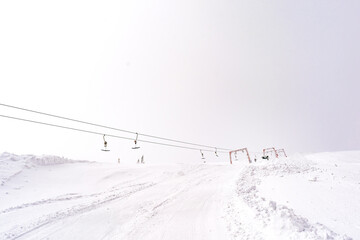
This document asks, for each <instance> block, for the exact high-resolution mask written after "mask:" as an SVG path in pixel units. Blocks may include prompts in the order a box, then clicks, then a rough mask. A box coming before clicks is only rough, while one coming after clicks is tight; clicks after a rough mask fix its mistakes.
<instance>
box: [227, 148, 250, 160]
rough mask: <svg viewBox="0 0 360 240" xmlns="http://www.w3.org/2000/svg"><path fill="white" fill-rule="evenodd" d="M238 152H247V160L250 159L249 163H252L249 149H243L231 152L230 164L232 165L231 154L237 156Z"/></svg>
mask: <svg viewBox="0 0 360 240" xmlns="http://www.w3.org/2000/svg"><path fill="white" fill-rule="evenodd" d="M237 152H242V153H244V152H245V153H246V155H247V158H248V160H249V163H251V159H250V155H249V151H248V150H247V148H241V149H237V150H233V151H230V152H229V155H230V164H232V159H231V154H232V153H235V154H236V153H237Z"/></svg>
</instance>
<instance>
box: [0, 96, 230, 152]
mask: <svg viewBox="0 0 360 240" xmlns="http://www.w3.org/2000/svg"><path fill="white" fill-rule="evenodd" d="M0 105H1V106H4V107H8V108H14V109H18V110H22V111H27V112H32V113H36V114H41V115H45V116H49V117H54V118H60V119H64V120H67V121H72V122H77V123H82V124H87V125H92V126H95V127H102V128H107V129H111V130H115V131H120V132H125V133H131V134H138V135H139V136H143V137H149V138H156V139H160V140H165V141H170V142H177V143H182V144H187V145H193V146H198V147H206V148H212V149H214V148H215V147H214V146H209V145H202V144H197V143H191V142H185V141H180V140H175V139H171V138H164V137H158V136H154V135H149V134H143V133H137V132H133V131H129V130H124V129H119V128H114V127H109V126H105V125H101V124H96V123H91V122H86V121H82V120H77V119H73V118H68V117H62V116H59V115H54V114H49V113H45V112H40V111H36V110H31V109H27V108H21V107H16V106H13V105H8V104H3V103H0ZM217 149H219V150H225V151H231V150H232V149H227V148H217Z"/></svg>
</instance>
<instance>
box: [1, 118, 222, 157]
mask: <svg viewBox="0 0 360 240" xmlns="http://www.w3.org/2000/svg"><path fill="white" fill-rule="evenodd" d="M0 117H3V118H8V119H14V120H19V121H24V122H30V123H36V124H41V125H46V126H50V127H57V128H63V129H68V130H73V131H78V132H84V133H90V134H96V135H102V136H104V133H101V132H95V131H89V130H84V129H79V128H74V127H67V126H62V125H57V124H52V123H46V122H40V121H35V120H30V119H25V118H18V117H13V116H7V115H1V114H0ZM105 135H106V136H107V137H113V138H120V139H125V140H131V141H133V140H134V139H132V138H128V137H123V136H119V135H113V134H105ZM137 141H138V142H143V143H150V144H157V145H162V146H167V147H176V148H183V149H189V150H196V151H199V149H198V148H194V147H186V146H180V145H174V144H168V143H160V142H154V141H148V140H141V139H140V140H137ZM202 151H206V152H213V150H208V149H202ZM218 152H219V153H228V152H227V151H218Z"/></svg>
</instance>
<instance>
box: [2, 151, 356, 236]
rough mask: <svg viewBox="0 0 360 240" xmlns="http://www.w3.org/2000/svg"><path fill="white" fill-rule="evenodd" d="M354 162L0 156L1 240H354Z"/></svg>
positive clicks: (320, 157) (332, 158)
mask: <svg viewBox="0 0 360 240" xmlns="http://www.w3.org/2000/svg"><path fill="white" fill-rule="evenodd" d="M359 176H360V152H340V153H320V154H312V155H295V156H292V157H291V158H288V159H285V158H281V159H278V160H274V159H272V160H270V161H266V160H263V161H260V162H259V161H258V162H257V163H253V164H248V163H246V162H244V163H237V164H234V165H229V164H228V163H224V164H193V165H191V164H172V165H171V164H168V165H149V164H145V165H142V164H140V165H138V164H134V165H122V164H115V163H114V164H110V163H97V162H85V161H72V160H69V159H65V158H60V157H53V156H42V157H36V156H31V155H26V156H17V155H13V154H9V153H4V154H2V155H1V156H0V179H1V181H2V183H1V186H0V239H43V238H45V239H360V227H359V226H360V214H359V210H358V206H359V203H360V199H359V196H360V179H359Z"/></svg>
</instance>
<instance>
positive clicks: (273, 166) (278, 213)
mask: <svg viewBox="0 0 360 240" xmlns="http://www.w3.org/2000/svg"><path fill="white" fill-rule="evenodd" d="M316 170H317V168H316V167H315V166H314V165H313V164H311V163H310V162H309V161H303V162H300V163H299V162H298V163H297V164H291V163H290V164H289V163H286V162H285V163H284V162H280V161H275V162H274V163H270V164H267V165H260V166H249V167H246V168H244V170H243V172H242V173H241V177H240V178H239V180H238V181H237V183H236V191H237V196H236V197H234V198H233V199H232V200H231V201H230V202H229V204H228V210H227V212H228V216H229V219H228V221H229V226H228V229H229V230H230V232H231V233H232V237H233V239H269V237H270V238H271V239H339V240H340V239H341V240H345V239H346V240H349V239H351V238H350V237H348V236H346V235H340V234H337V233H335V232H334V231H332V230H331V229H329V228H328V227H326V226H324V225H323V224H320V223H311V222H309V220H308V219H306V218H305V217H302V216H300V215H298V214H296V213H295V212H294V210H293V209H291V208H288V207H287V206H284V205H281V204H277V203H276V202H275V201H272V200H267V199H265V198H264V197H261V196H260V194H259V191H258V189H257V186H259V185H260V183H261V181H262V178H263V177H266V176H269V175H272V176H274V175H275V176H278V177H283V176H284V175H291V174H299V173H302V174H304V173H308V172H312V171H316ZM239 200H240V201H239ZM244 203H245V204H244ZM244 205H245V206H246V208H244ZM249 219H253V221H249Z"/></svg>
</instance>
